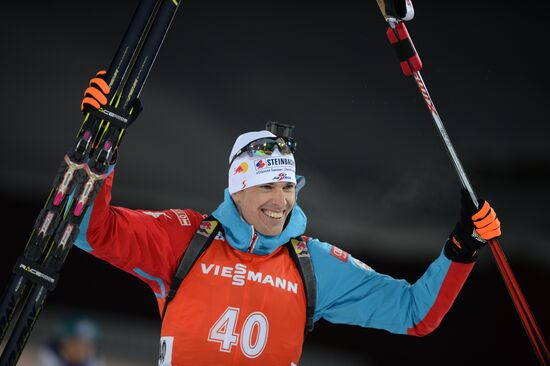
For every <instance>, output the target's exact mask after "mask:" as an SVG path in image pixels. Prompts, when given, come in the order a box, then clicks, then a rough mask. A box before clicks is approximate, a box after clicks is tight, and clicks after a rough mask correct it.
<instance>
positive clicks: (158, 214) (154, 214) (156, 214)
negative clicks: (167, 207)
mask: <svg viewBox="0 0 550 366" xmlns="http://www.w3.org/2000/svg"><path fill="white" fill-rule="evenodd" d="M142 212H143V213H144V214H145V215H148V216H151V217H154V218H155V219H158V218H159V217H161V216H164V217H167V218H169V219H171V217H170V215H168V214H167V213H166V212H161V211H142Z"/></svg>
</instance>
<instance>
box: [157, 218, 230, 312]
mask: <svg viewBox="0 0 550 366" xmlns="http://www.w3.org/2000/svg"><path fill="white" fill-rule="evenodd" d="M219 231H220V222H219V221H218V220H216V219H215V218H214V217H213V216H208V217H207V218H206V219H204V220H203V221H202V222H201V223H200V225H199V228H198V230H197V232H196V234H195V235H194V236H193V238H192V239H191V242H190V243H189V246H188V247H187V249H186V250H185V254H184V255H183V257H182V258H181V261H180V264H179V265H178V269H177V270H176V273H175V274H174V277H173V278H172V282H171V283H170V289H169V290H168V295H166V299H165V301H164V309H163V310H162V317H161V319H164V315H165V314H166V309H167V308H168V303H169V302H170V301H172V299H173V298H174V296H176V292H177V291H178V288H179V287H180V285H181V282H182V281H183V279H184V278H185V277H186V276H187V274H188V273H189V271H190V270H191V267H193V265H194V264H195V262H196V261H197V259H199V257H200V256H201V254H202V253H203V252H204V251H205V250H206V248H208V246H209V245H210V243H212V240H214V238H215V237H216V235H218V232H219Z"/></svg>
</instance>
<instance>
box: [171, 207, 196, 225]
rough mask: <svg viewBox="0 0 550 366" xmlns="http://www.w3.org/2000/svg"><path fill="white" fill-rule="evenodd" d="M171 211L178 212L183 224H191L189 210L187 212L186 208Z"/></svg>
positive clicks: (177, 214) (177, 215)
mask: <svg viewBox="0 0 550 366" xmlns="http://www.w3.org/2000/svg"><path fill="white" fill-rule="evenodd" d="M170 211H172V212H173V213H175V214H176V217H177V218H178V220H179V221H180V224H181V226H191V220H189V216H187V212H185V211H184V210H178V209H172V210H170Z"/></svg>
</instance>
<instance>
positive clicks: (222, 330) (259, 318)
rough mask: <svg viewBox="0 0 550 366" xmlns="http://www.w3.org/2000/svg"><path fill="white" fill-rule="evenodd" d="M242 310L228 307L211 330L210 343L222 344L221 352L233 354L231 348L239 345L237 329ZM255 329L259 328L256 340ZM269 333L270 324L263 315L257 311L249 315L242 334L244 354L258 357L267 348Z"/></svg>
mask: <svg viewBox="0 0 550 366" xmlns="http://www.w3.org/2000/svg"><path fill="white" fill-rule="evenodd" d="M240 310H241V309H239V308H233V307H228V308H227V309H226V310H225V311H224V312H223V314H222V315H221V316H220V317H219V318H218V320H216V322H215V323H214V325H213V326H212V328H210V332H209V333H208V341H210V342H218V343H220V351H221V352H231V348H233V346H236V345H237V343H239V342H238V339H239V334H238V333H235V328H236V326H237V319H238V317H239V312H240ZM255 328H257V332H256V337H255V338H256V339H254V340H253V339H252V335H253V333H254V329H255ZM268 333H269V322H268V321H267V318H266V316H265V315H264V314H263V313H260V312H258V311H256V312H253V313H252V314H250V315H248V317H247V318H246V320H245V321H244V324H243V327H242V329H241V334H240V335H241V341H240V346H241V351H242V352H243V354H244V355H245V356H246V357H248V358H256V357H258V356H259V355H260V354H261V353H262V351H263V350H264V348H265V345H266V343H267V336H268Z"/></svg>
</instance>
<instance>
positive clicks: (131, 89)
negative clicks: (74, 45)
mask: <svg viewBox="0 0 550 366" xmlns="http://www.w3.org/2000/svg"><path fill="white" fill-rule="evenodd" d="M179 2H180V0H141V1H140V3H139V5H138V7H137V9H136V11H135V12H134V15H133V16H132V19H131V21H130V24H129V25H128V28H127V29H126V32H125V34H124V36H123V39H122V41H121V43H120V45H119V47H118V50H117V51H116V53H115V56H114V58H113V60H112V62H111V65H110V66H109V69H108V70H107V73H106V75H105V80H106V82H107V84H108V85H109V87H110V88H111V91H112V94H111V97H110V101H109V103H108V105H107V106H105V107H103V108H100V109H98V110H94V111H91V112H89V113H86V116H85V119H84V122H83V123H82V126H81V128H80V130H79V131H78V134H77V137H76V139H75V142H74V144H73V146H72V147H71V149H70V150H69V151H68V152H67V154H66V155H65V157H64V159H63V162H62V163H61V166H60V167H59V169H58V172H57V175H56V177H55V179H54V183H53V189H52V191H51V193H50V195H49V198H48V199H47V201H46V204H45V205H44V208H43V209H42V210H41V211H40V213H39V215H38V218H37V220H36V222H35V225H34V230H33V232H32V233H31V236H30V238H29V241H28V243H27V245H26V247H25V249H24V252H23V255H22V256H21V257H20V258H19V259H18V260H17V263H16V265H15V267H14V271H13V272H14V273H13V275H12V278H11V280H10V282H9V283H8V286H7V288H6V290H5V292H4V294H3V296H2V300H1V301H2V302H1V304H0V342H2V340H3V339H4V336H5V335H6V334H8V330H10V329H11V332H9V334H10V336H9V338H8V339H7V342H6V346H5V347H4V349H3V351H2V353H1V355H0V366H12V365H15V364H16V363H17V360H18V359H19V356H20V355H21V353H22V351H23V348H24V347H25V344H26V342H27V340H28V338H29V336H30V333H31V331H32V328H33V326H34V324H35V322H36V320H37V319H38V316H39V315H40V312H41V310H42V308H43V307H44V302H45V300H46V297H47V295H48V293H49V292H50V291H52V290H53V289H54V288H55V286H56V283H57V281H58V278H59V275H58V272H59V271H60V269H61V267H62V266H63V263H64V262H65V259H66V257H67V254H68V252H69V250H70V249H71V247H72V245H73V243H74V241H75V239H76V238H77V237H78V234H79V227H80V224H81V222H82V220H83V217H84V215H85V214H86V210H87V209H88V207H90V206H91V204H92V203H93V201H94V198H95V196H96V195H97V193H98V192H99V190H100V188H101V186H102V185H103V181H104V179H105V178H106V177H107V175H108V172H109V166H110V163H111V162H112V161H113V159H114V157H115V155H116V151H117V149H118V147H119V146H120V143H121V141H122V138H123V136H124V133H125V130H126V128H127V127H128V126H129V125H130V124H131V123H132V122H133V121H134V120H135V119H136V118H137V115H138V114H139V112H140V111H141V104H140V103H139V99H138V97H139V95H140V92H141V90H142V88H143V86H144V83H145V81H146V79H147V76H148V75H149V72H150V70H151V68H152V66H153V63H154V61H155V59H156V56H157V53H158V51H159V50H160V47H161V45H162V42H163V40H164V37H165V36H166V33H167V32H168V29H169V28H170V24H171V23H172V19H173V17H174V15H175V13H176V10H177V8H178V5H179ZM13 319H17V321H16V322H15V324H14V325H13V326H12V327H11V328H10V324H11V323H12V320H13Z"/></svg>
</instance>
